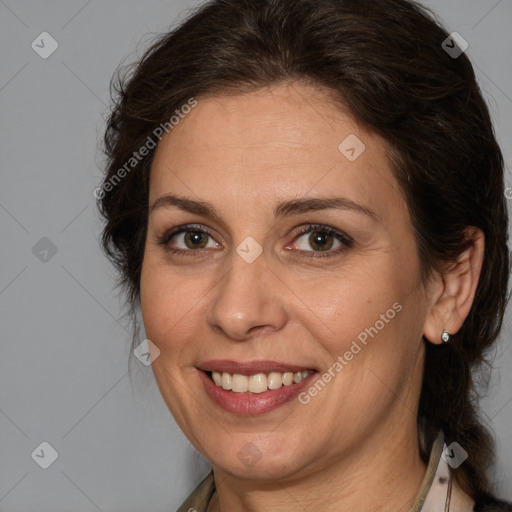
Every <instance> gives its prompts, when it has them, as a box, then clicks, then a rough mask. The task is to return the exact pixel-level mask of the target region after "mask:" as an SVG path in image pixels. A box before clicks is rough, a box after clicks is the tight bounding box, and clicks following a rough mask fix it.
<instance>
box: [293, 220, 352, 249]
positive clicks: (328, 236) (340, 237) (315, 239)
mask: <svg viewBox="0 0 512 512" xmlns="http://www.w3.org/2000/svg"><path fill="white" fill-rule="evenodd" d="M306 235H308V236H306ZM353 243H354V241H353V240H352V238H351V237H349V236H348V235H345V234H344V233H342V232H340V231H338V230H336V229H334V228H331V227H329V226H322V225H310V226H307V227H306V228H304V229H303V230H302V231H301V232H300V233H299V235H298V236H297V237H296V238H295V241H294V243H293V245H294V246H295V248H296V249H298V250H299V251H302V252H305V253H310V254H309V255H308V256H334V255H336V254H339V253H340V252H342V251H344V250H345V249H347V248H349V247H352V245H353ZM289 248H290V246H288V247H287V249H289Z"/></svg>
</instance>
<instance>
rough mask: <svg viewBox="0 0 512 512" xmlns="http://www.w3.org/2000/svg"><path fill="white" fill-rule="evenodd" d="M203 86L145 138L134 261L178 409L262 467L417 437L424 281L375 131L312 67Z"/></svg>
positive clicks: (257, 473) (231, 458) (167, 390)
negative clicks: (300, 77)
mask: <svg viewBox="0 0 512 512" xmlns="http://www.w3.org/2000/svg"><path fill="white" fill-rule="evenodd" d="M197 101H198V103H197V106H195V107H194V108H192V109H191V112H190V113H189V114H188V115H186V116H185V117H184V119H182V120H180V122H179V124H178V125H177V126H175V127H174V128H173V129H172V131H170V133H169V134H167V135H166V136H165V137H164V138H163V139H162V141H161V142H160V143H159V145H158V148H157V151H156V155H155V159H154V162H153V166H152V171H151V180H150V182H151V183H150V197H149V205H150V206H149V208H150V214H149V220H148V233H147V240H146V247H145V254H144V262H143V268H142V277H141V304H142V314H143V320H144V325H145V329H146V335H147V338H148V339H149V340H151V341H152V342H153V343H154V344H155V345H156V347H158V349H159V351H160V353H159V355H158V357H157V358H156V359H155V361H154V362H153V370H154V374H155V377H156V380H157V383H158V386H159V389H160V391H161V393H162V396H163V398H164V400H165V402H166V404H167V405H168V407H169V409H170V410H171V412H172V414H173V416H174V418H175V419H176V421H177V423H178V424H179V426H180V427H181V429H182V430H183V431H184V432H185V434H186V435H187V436H188V438H189V439H190V441H191V442H192V443H193V444H194V446H195V447H196V448H197V449H198V450H199V451H200V452H202V453H203V454H204V455H205V456H206V457H207V458H208V459H209V460H211V461H212V462H213V464H214V465H216V466H218V467H220V468H223V469H225V470H226V471H228V472H229V473H231V474H236V475H239V476H247V477H250V478H261V479H265V478H268V477H269V476H272V477H281V478H286V477H292V476H305V475H307V474H309V473H311V472H314V471H318V470H321V469H324V468H327V467H329V466H331V467H332V466H333V464H340V463H341V462H340V461H344V460H349V459H350V458H351V456H354V455H355V454H356V456H360V455H361V454H363V453H366V455H368V456H370V457H371V456H372V455H371V454H372V450H376V449H377V448H376V447H377V446H382V443H383V442H384V440H385V439H386V440H387V442H389V438H390V436H391V437H392V436H396V438H397V439H403V438H404V435H405V436H406V437H407V439H409V440H411V439H413V436H416V430H415V428H416V410H417V409H416V407H417V400H418V396H419V392H420V386H421V378H422V360H423V356H424V353H423V345H422V342H421V337H422V334H423V330H424V324H425V321H426V317H427V314H428V302H429V299H428V296H427V295H426V292H425V290H424V289H423V288H422V287H421V285H420V277H419V276H420V273H419V261H418V256H417V252H416V246H415V240H414V234H413V228H412V224H411V219H410V216H409V214H408V211H407V208H406V205H405V202H404V199H403V198H402V195H401V192H400V190H399V188H398V184H397V182H396V180H395V178H394V176H393V174H392V172H391V168H390V164H389V162H388V158H387V156H386V152H385V146H384V143H383V141H382V140H381V139H379V138H378V137H376V136H374V135H371V134H369V133H367V132H365V131H363V130H362V129H361V128H360V127H359V126H358V125H357V124H356V123H355V122H354V121H353V120H352V119H351V117H350V116H348V115H346V114H343V113H342V112H340V110H339V108H335V107H334V106H333V102H332V101H331V100H329V97H328V96H327V95H326V93H325V92H322V91H321V90H320V89H315V88H312V87H311V86H308V85H303V84H298V83H296V84H294V85H280V86H277V87H275V88H273V89H262V90H259V91H258V92H255V93H250V94H245V95H242V94H241V95H236V96H216V97H208V98H197ZM362 144H364V147H363V145H362ZM171 195H172V196H174V198H173V197H171ZM176 198H179V199H183V201H177V200H176ZM322 201H324V202H322ZM206 203H207V204H208V206H209V207H208V208H205V207H204V204H206ZM311 225H314V227H311V229H309V230H308V227H310V226H311ZM187 226H188V229H189V230H188V231H185V232H181V233H174V234H173V233H172V231H173V230H174V231H175V230H176V229H177V228H180V229H187ZM326 229H328V230H333V232H329V231H326ZM304 230H305V232H302V231H304ZM173 250H180V251H181V252H173ZM301 369H303V370H315V373H312V374H310V375H309V377H307V378H306V379H304V380H302V381H300V382H298V383H293V384H291V382H293V377H294V376H295V377H297V375H296V374H297V372H298V371H300V370H301ZM213 370H217V371H218V372H219V373H220V375H222V372H223V371H224V372H225V373H226V375H225V376H224V377H223V379H224V380H223V381H222V380H221V384H222V382H224V387H226V388H229V387H230V386H235V388H236V389H237V391H233V390H224V389H222V388H221V387H219V386H217V385H216V384H215V383H214V382H213V381H212V380H211V378H210V373H207V372H211V371H213ZM287 370H290V371H287ZM270 372H273V374H272V375H270V376H269V375H268V374H269V373H270ZM290 372H291V373H293V375H292V377H291V378H292V380H290V375H289V374H290ZM228 373H229V374H233V373H236V374H239V375H235V376H234V377H233V378H232V380H231V382H230V379H229V377H228V375H227V374H228ZM261 374H264V377H263V376H262V375H261ZM286 374H288V375H286ZM329 377H330V378H329ZM301 378H302V376H301ZM221 379H222V377H221ZM283 379H284V384H283ZM297 380H299V379H298V378H297ZM265 384H267V386H268V385H269V384H270V385H271V387H275V388H276V389H272V390H266V391H263V392H259V391H262V390H263V389H266V387H265ZM248 385H250V386H251V388H250V389H252V390H254V392H249V391H246V392H243V390H244V389H247V388H244V386H248ZM238 386H240V387H238ZM259 386H261V387H259ZM279 386H280V387H279ZM315 390H316V392H315ZM365 450H366V452H365Z"/></svg>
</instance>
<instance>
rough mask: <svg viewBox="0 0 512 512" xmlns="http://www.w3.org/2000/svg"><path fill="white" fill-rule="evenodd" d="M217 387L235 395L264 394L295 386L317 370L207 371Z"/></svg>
mask: <svg viewBox="0 0 512 512" xmlns="http://www.w3.org/2000/svg"><path fill="white" fill-rule="evenodd" d="M205 373H206V374H207V375H208V377H209V378H210V380H212V381H213V382H214V383H215V385H216V386H217V387H219V388H222V389H224V390H225V391H231V392H233V393H250V394H254V393H264V392H266V391H271V390H275V389H279V388H281V387H287V386H293V385H294V384H298V383H300V382H302V381H303V380H304V379H307V378H308V377H309V376H310V375H311V374H312V373H317V372H316V370H302V371H298V372H269V373H256V374H253V375H242V374H240V373H228V372H217V371H207V372H205Z"/></svg>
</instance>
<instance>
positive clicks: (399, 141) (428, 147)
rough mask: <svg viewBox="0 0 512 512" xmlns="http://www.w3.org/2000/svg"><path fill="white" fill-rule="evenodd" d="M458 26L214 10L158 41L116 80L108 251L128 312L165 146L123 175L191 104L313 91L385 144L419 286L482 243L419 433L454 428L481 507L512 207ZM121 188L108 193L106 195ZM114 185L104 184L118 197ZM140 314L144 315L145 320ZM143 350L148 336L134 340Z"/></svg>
mask: <svg viewBox="0 0 512 512" xmlns="http://www.w3.org/2000/svg"><path fill="white" fill-rule="evenodd" d="M447 37H448V33H447V32H446V30H444V29H443V28H442V26H441V25H440V23H439V22H438V21H436V20H435V18H434V16H433V14H432V13H430V11H428V10H427V9H426V8H424V7H422V6H420V5H419V4H417V3H415V2H413V1H407V0H213V1H210V2H208V3H206V4H205V5H203V6H202V7H200V8H198V9H197V10H196V11H195V12H194V13H193V14H192V15H191V16H190V17H189V18H188V19H187V20H186V21H185V22H184V23H182V24H181V25H180V26H179V27H177V28H176V29H174V30H172V31H170V32H169V33H166V34H163V35H162V36H160V37H159V38H158V39H157V40H156V41H155V42H154V44H153V45H152V46H151V48H150V49H149V50H148V51H147V52H146V53H145V55H144V56H143V58H142V59H141V60H140V61H139V62H138V63H137V64H136V65H135V66H133V67H131V68H129V70H128V72H127V73H125V74H121V75H119V77H118V80H117V82H113V84H112V85H113V89H114V91H113V94H114V97H115V105H114V108H113V110H112V113H111V115H110V117H109V120H108V126H107V130H106V133H105V137H104V141H105V152H106V155H107V168H106V175H105V178H104V182H103V185H102V189H101V193H100V194H98V197H99V208H100V211H101V213H102V214H103V216H104V219H105V226H104V230H103V238H102V243H103V247H104V250H105V251H106V253H107V254H108V256H109V257H110V258H111V260H112V261H113V263H114V264H115V265H116V267H117V269H118V271H119V279H120V280H119V283H120V284H121V285H122V286H124V289H125V291H126V293H127V295H126V296H127V298H128V304H129V306H130V307H131V312H132V314H133V313H134V312H135V311H136V309H137V307H138V301H139V283H140V275H141V265H142V259H143V251H144V244H145V236H146V225H147V208H148V190H149V175H150V169H151V161H152V157H153V154H154V149H152V150H150V151H149V154H148V155H147V156H145V157H144V158H143V159H141V160H140V161H137V162H136V163H134V162H132V163H134V165H132V166H131V167H130V168H129V169H128V171H127V172H124V173H122V175H123V176H122V179H120V180H117V181H116V182H115V183H114V178H115V177H116V176H117V177H118V178H119V170H120V169H121V168H123V166H124V169H125V171H126V170H127V167H126V162H128V161H129V159H130V158H132V156H133V153H134V151H137V150H138V149H139V148H140V147H142V146H143V145H144V144H146V143H147V141H148V137H153V138H154V133H155V129H157V127H158V126H162V123H166V122H168V121H169V119H170V118H171V116H172V115H173V114H174V113H175V111H176V110H177V109H180V108H181V106H182V105H184V104H186V103H187V102H188V101H189V100H190V98H197V99H198V100H199V101H200V97H201V96H202V95H203V96H204V95H207V94H208V95H211V94H227V93H229V94H233V93H236V92H241V91H245V92H246V91H251V90H255V89H258V88H261V87H264V86H267V85H273V84H279V83H281V82H293V81H306V82H308V83H310V84H314V85H315V84H316V85H318V86H320V87H323V88H327V89H328V90H330V91H333V92H334V93H335V94H336V98H337V99H338V100H339V103H338V105H335V106H343V107H344V108H347V109H348V110H349V111H350V112H351V113H352V115H353V116H354V118H355V119H356V120H357V121H358V122H359V123H360V124H361V125H362V126H363V127H365V128H367V129H369V130H370V131H372V132H374V133H377V134H379V135H380V136H382V137H383V138H384V140H385V141H386V142H387V148H388V153H389V157H390V161H391V163H392V165H393V170H394V173H395V175H396V178H397V180H398V182H399V183H400V185H401V188H402V190H403V194H404V197H405V198H406V200H407V204H408V207H409V211H410V214H411V218H412V221H413V224H414V228H415V233H416V239H417V247H418V254H419V258H420V262H421V265H422V271H423V278H424V280H427V279H428V278H429V276H430V275H432V271H433V270H438V271H442V269H443V267H444V265H446V264H447V263H449V262H452V261H455V259H456V258H457V256H458V255H459V254H460V253H461V252H462V251H463V250H464V249H466V248H467V247H468V246H469V245H470V244H471V240H468V239H467V238H466V236H465V229H466V228H467V227H468V226H476V227H478V228H480V229H481V230H482V231H483V232H484V234H485V259H484V263H483V268H482V273H481V277H480V281H479V284H478V289H477V292H476V297H475V300H474V303H473V306H472V308H471V311H470V313H469V316H468V317H467V319H466V321H465V322H464V324H463V326H462V328H461V329H460V331H459V332H458V333H456V334H455V335H454V336H453V341H452V342H451V343H450V344H449V345H447V346H443V347H438V346H434V345H432V344H431V343H426V361H425V372H424V380H423V386H422V391H421V397H420V404H419V414H418V425H419V427H421V431H422V432H425V433H426V439H427V440H428V442H427V445H426V446H422V456H423V457H424V459H425V460H426V459H427V457H428V456H427V446H428V445H429V443H430V442H431V441H432V439H433V437H435V434H436V432H437V431H438V430H439V429H440V428H443V429H444V432H445V434H446V438H447V442H448V443H451V442H452V441H456V442H458V443H459V444H460V445H461V446H462V447H463V448H464V449H465V450H466V451H467V452H468V454H469V457H468V459H467V460H466V461H465V462H464V463H463V464H462V465H461V466H460V467H459V468H458V469H457V470H455V475H456V478H457V480H458V482H459V484H460V485H461V486H462V488H463V489H464V490H465V491H466V492H467V493H468V494H470V495H471V496H472V497H475V496H478V495H482V494H485V493H492V492H493V491H494V489H493V488H492V486H491V485H490V482H489V480H488V477H487V475H486V471H487V468H488V466H489V465H490V463H491V461H492V457H493V442H492V438H491V436H490V434H489V432H488V431H487V429H486V428H485V427H484V425H483V423H482V421H481V419H480V418H479V415H478V409H477V407H478V396H477V386H476V385H475V384H476V383H475V382H474V379H475V376H478V375H485V374H482V373H481V370H482V369H485V368H484V367H485V361H486V360H485V359H484V356H485V354H486V351H487V349H488V348H489V347H491V345H492V344H493V342H494V341H495V339H496V337H497V335H498V332H499V330H500V327H501V323H502V319H503V314H504V310H505V306H506V301H507V283H508V272H509V264H508V250H507V222H508V219H507V210H506V203H505V197H504V185H503V158H502V154H501V151H500V148H499V146H498V144H497V142H496V139H495V135H494V132H493V127H492V123H491V119H490V116H489V112H488V108H487V106H486V103H485V101H484V100H483V98H482V95H481V92H480V90H479V87H478V85H477V83H476V80H475V75H474V71H473V68H472V66H471V63H470V61H469V60H468V58H467V57H466V55H465V54H464V53H463V54H462V55H460V56H459V57H458V58H454V57H453V55H449V54H448V53H447V52H446V51H445V49H444V48H443V47H442V43H443V41H445V39H446V38H447ZM108 184H110V185H108ZM107 185H108V186H107ZM134 316H135V315H134ZM134 341H136V340H134Z"/></svg>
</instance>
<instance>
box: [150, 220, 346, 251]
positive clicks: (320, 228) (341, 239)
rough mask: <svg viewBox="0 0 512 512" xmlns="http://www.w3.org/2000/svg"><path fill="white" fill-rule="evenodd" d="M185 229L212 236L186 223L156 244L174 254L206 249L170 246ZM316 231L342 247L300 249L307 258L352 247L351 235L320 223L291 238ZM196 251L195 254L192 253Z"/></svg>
mask: <svg viewBox="0 0 512 512" xmlns="http://www.w3.org/2000/svg"><path fill="white" fill-rule="evenodd" d="M187 231H198V232H200V233H206V234H207V235H208V236H210V237H211V238H214V237H213V235H212V234H211V233H210V232H209V231H208V230H206V229H204V228H203V227H201V226H200V225H198V224H187V225H185V226H180V227H178V228H176V229H173V230H171V231H169V232H167V233H165V234H164V235H163V236H162V237H161V238H160V239H159V240H158V244H159V245H162V246H165V249H166V250H167V251H170V252H172V253H174V254H179V255H184V256H197V253H198V252H199V253H200V252H203V251H205V250H207V249H174V248H172V247H170V246H169V245H168V244H169V242H170V241H171V239H172V238H173V237H175V236H176V235H180V234H182V233H186V232H187ZM315 231H318V232H320V233H327V234H329V235H332V236H333V237H334V238H336V240H338V241H339V242H341V243H342V244H343V246H344V247H343V246H342V247H339V248H338V249H336V250H330V249H329V250H327V251H301V252H311V253H313V254H311V255H310V256H306V257H307V258H326V257H331V256H336V255H338V254H339V253H341V252H342V251H344V250H345V249H347V248H350V247H352V245H353V243H354V241H353V239H352V238H351V237H349V236H348V235H346V234H345V233H343V232H341V231H338V230H337V229H334V228H331V227H330V226H324V225H322V224H309V225H307V226H305V227H304V228H303V229H301V231H299V233H297V235H296V237H295V238H294V239H293V241H294V242H295V241H296V240H297V239H298V238H300V237H301V235H304V234H306V233H312V232H315ZM194 253H196V254H194Z"/></svg>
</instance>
